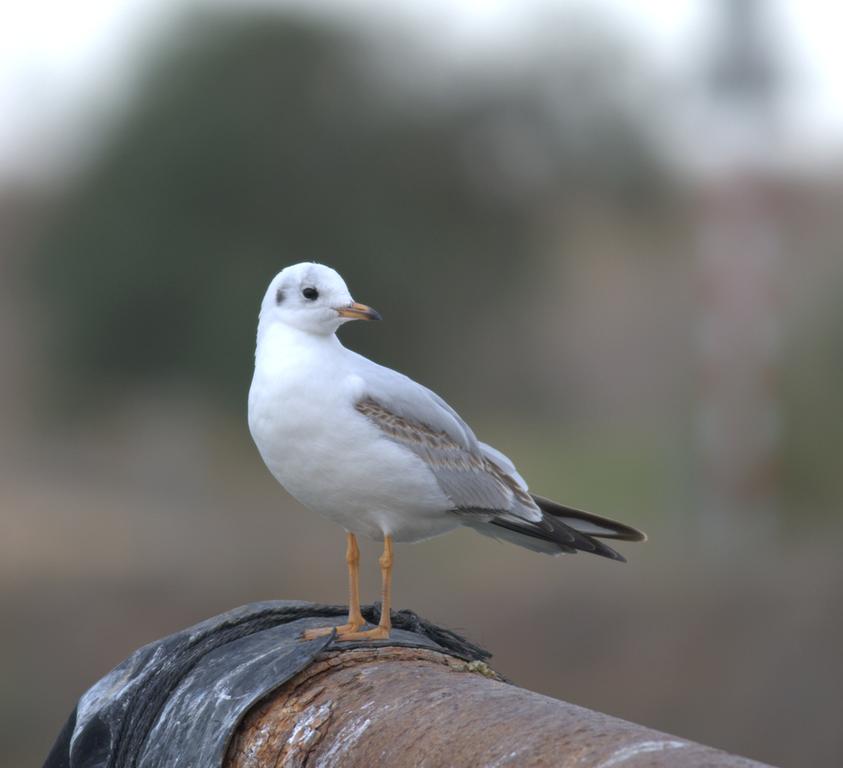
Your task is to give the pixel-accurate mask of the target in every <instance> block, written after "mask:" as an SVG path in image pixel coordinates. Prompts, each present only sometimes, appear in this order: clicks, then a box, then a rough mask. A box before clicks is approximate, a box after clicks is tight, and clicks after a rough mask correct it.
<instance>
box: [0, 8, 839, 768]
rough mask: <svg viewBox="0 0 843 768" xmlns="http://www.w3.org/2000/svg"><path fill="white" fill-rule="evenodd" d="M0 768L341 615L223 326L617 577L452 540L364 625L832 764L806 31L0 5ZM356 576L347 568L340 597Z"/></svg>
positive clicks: (716, 13)
mask: <svg viewBox="0 0 843 768" xmlns="http://www.w3.org/2000/svg"><path fill="white" fill-rule="evenodd" d="M3 16H4V19H3V22H2V30H3V31H2V32H1V33H0V35H2V38H3V39H2V44H0V111H2V115H1V116H0V275H2V278H0V371H2V375H0V425H2V429H0V615H2V616H3V627H4V630H3V632H2V633H0V658H2V660H3V661H2V675H0V730H2V739H0V763H2V764H3V765H4V766H10V768H11V767H12V766H30V765H32V766H34V765H38V764H40V760H41V759H43V757H44V755H45V754H46V752H47V750H48V748H49V746H50V744H51V742H52V739H53V737H54V735H55V734H56V733H57V732H58V730H59V728H60V726H61V724H62V722H63V720H64V718H65V717H66V715H67V714H68V712H69V711H70V709H71V708H72V706H73V703H74V701H75V699H76V697H77V696H78V695H79V694H80V693H81V692H82V691H83V690H84V689H85V688H86V687H87V686H88V685H89V684H91V683H92V682H93V681H94V680H96V679H97V678H98V677H99V676H101V675H102V674H103V673H105V672H106V671H107V670H108V669H109V668H110V667H111V666H113V665H114V664H115V663H117V662H118V661H120V660H121V659H122V658H124V657H125V656H126V655H127V654H128V653H129V652H130V651H132V650H133V649H134V648H136V647H138V646H139V645H141V644H143V643H146V642H148V641H150V640H152V639H154V638H156V637H159V636H161V635H164V634H166V633H169V632H172V631H175V630H177V629H179V628H182V627H184V626H187V625H189V624H191V623H193V622H196V621H198V620H200V619H202V618H204V617H207V616H209V615H212V614H215V613H218V612H220V611H223V610H226V609H228V608H231V607H233V606H235V605H238V604H242V603H246V602H250V601H254V600H261V599H271V598H300V599H309V600H314V601H322V602H341V601H342V600H344V597H345V586H344V584H345V582H344V579H345V566H344V562H343V548H344V542H343V538H342V533H341V531H340V530H339V529H338V528H336V527H334V526H333V525H331V524H330V523H327V522H324V521H322V520H320V519H317V518H316V517H315V516H313V515H311V514H309V513H307V512H306V511H304V510H303V509H302V508H300V507H299V506H298V505H297V504H296V503H295V502H293V501H292V500H291V499H290V498H289V497H288V496H287V495H286V494H285V493H284V492H283V491H282V490H281V489H280V488H279V487H278V486H277V484H276V483H275V481H274V480H273V479H272V478H271V477H270V475H269V473H268V472H267V471H266V470H265V468H264V467H263V465H262V463H261V461H260V459H259V457H258V455H257V453H256V451H255V449H254V447H253V446H252V444H251V440H250V437H249V434H248V430H247V427H246V420H245V409H246V405H245V403H246V393H247V390H248V386H249V380H250V375H251V364H252V354H253V345H254V332H255V324H256V319H257V308H258V304H259V301H260V298H261V296H262V294H263V291H264V289H265V286H266V284H267V283H268V281H269V280H270V278H271V277H272V276H273V275H274V274H275V273H276V272H277V271H278V270H279V269H281V268H282V267H283V266H285V265H287V264H289V263H293V262H297V261H302V260H309V259H312V260H317V261H322V262H324V263H326V264H329V265H331V266H334V267H336V268H337V269H338V270H340V271H341V273H342V274H343V275H344V276H345V277H346V278H347V281H348V283H349V285H350V287H351V290H352V292H353V294H354V296H355V298H357V300H359V301H363V302H366V303H369V304H371V305H373V306H375V307H377V308H378V309H379V310H380V311H381V312H382V313H383V315H384V317H385V318H386V320H385V322H383V323H379V324H376V325H370V324H365V325H364V324H362V323H361V324H355V325H353V326H352V327H348V328H344V329H343V331H342V336H343V339H344V341H345V343H346V344H348V345H349V346H352V347H354V348H355V349H357V350H359V351H361V352H363V353H364V354H367V355H370V356H372V357H374V358H375V359H377V360H379V361H381V362H383V363H385V364H388V365H391V366H395V367H398V368H400V369H401V370H403V371H405V372H406V373H408V374H410V375H411V376H413V377H414V378H416V379H418V380H420V381H422V382H424V383H426V384H427V385H429V386H431V387H433V388H434V389H436V390H437V391H439V392H440V393H441V394H442V395H443V396H444V397H445V398H446V399H447V400H449V401H450V402H451V403H452V404H453V405H454V406H455V407H456V408H457V409H458V410H459V411H460V412H461V413H462V414H463V416H464V417H465V418H466V419H468V420H469V421H470V422H471V423H472V424H473V425H474V427H475V430H476V431H477V432H478V434H479V435H480V437H481V438H482V439H484V440H486V441H488V442H491V443H493V444H495V445H497V446H498V447H499V448H501V449H502V450H504V451H505V452H507V453H508V454H510V455H511V456H512V457H513V458H514V459H515V460H516V462H517V464H518V466H519V468H520V469H521V471H522V473H523V474H524V475H525V476H526V478H527V479H528V481H529V482H530V483H531V485H532V487H533V488H534V489H535V490H536V491H540V492H541V493H543V494H545V495H548V496H552V497H556V498H559V499H560V500H563V501H565V502H568V503H570V504H574V505H579V506H582V507H585V508H587V509H591V510H594V511H596V512H600V513H604V514H609V515H612V516H616V517H618V518H620V519H623V520H624V521H626V522H629V523H631V524H633V525H636V526H639V527H641V528H643V529H645V530H646V531H647V532H648V533H649V535H650V541H649V542H648V543H646V544H645V545H636V546H632V545H628V546H626V547H625V548H624V552H625V554H626V555H627V556H628V558H629V561H630V562H629V563H628V564H627V565H623V566H621V565H617V564H615V563H611V562H607V561H603V560H598V559H597V558H589V557H586V556H579V557H576V558H572V557H566V558H561V559H553V558H545V557H540V556H537V555H534V554H532V553H530V552H527V551H524V550H519V549H517V548H514V547H510V546H504V545H500V544H497V543H495V542H492V541H490V540H487V539H485V538H481V537H478V536H476V535H475V534H472V533H471V532H468V531H465V532H459V533H456V534H453V535H450V536H448V537H445V538H441V539H437V540H434V541H431V542H427V543H423V544H419V545H415V546H402V547H400V548H399V549H398V550H397V570H396V576H395V579H396V583H395V594H396V597H397V603H398V606H399V607H410V608H413V609H415V610H416V611H418V612H419V613H421V614H423V615H425V616H427V617H429V618H431V619H433V620H435V621H437V622H439V623H442V624H444V625H447V626H450V627H454V628H457V629H460V630H462V631H464V632H465V633H467V634H468V635H469V636H470V637H471V638H473V639H474V640H477V641H479V642H481V643H483V644H485V645H486V646H488V647H489V648H490V649H492V650H493V651H494V653H495V660H494V661H495V666H496V667H497V669H499V670H500V671H501V672H502V673H503V674H505V675H507V676H508V677H510V678H511V679H512V680H514V681H515V682H517V683H519V684H521V685H524V686H526V687H529V688H532V689H534V690H537V691H540V692H543V693H547V694H549V695H552V696H557V697H561V698H564V699H566V700H569V701H573V702H575V703H578V704H581V705H584V706H588V707H592V708H596V709H599V710H602V711H604V712H608V713H611V714H613V715H617V716H620V717H623V718H627V719H630V720H634V721H637V722H640V723H644V724H646V725H649V726H652V727H655V728H659V729H662V730H666V731H669V732H672V733H676V734H679V735H682V736H685V737H689V738H692V739H696V740H699V741H702V742H705V743H708V744H711V745H714V746H718V747H721V748H724V749H728V750H732V751H736V752H739V753H743V754H746V755H749V756H752V757H755V758H757V759H761V760H764V761H769V762H771V763H774V764H776V765H781V766H789V767H792V768H797V767H798V768H808V767H809V766H830V765H840V764H841V763H843V729H841V722H840V713H841V710H843V652H841V649H843V566H841V559H840V546H841V534H843V517H841V501H842V500H843V472H841V466H840V461H841V455H843V418H841V413H840V397H841V392H843V301H841V300H842V299H843V90H841V85H843V77H841V75H843V72H841V68H842V67H843V54H841V52H840V47H839V42H838V40H837V39H836V38H837V37H838V31H839V29H840V26H841V24H843V12H841V11H840V10H839V9H836V8H835V7H833V6H832V5H829V4H827V3H820V2H819V1H817V2H807V1H801V2H798V3H797V2H796V0H767V1H766V2H765V0H754V1H753V0H716V1H715V0H710V1H709V0H693V1H692V2H687V3H672V4H669V3H661V2H656V0H651V1H650V0H647V1H644V0H640V1H639V2H635V3H632V2H620V0H616V1H613V0H601V2H588V3H585V2H573V0H558V2H551V0H517V1H516V0H512V2H505V1H504V0H487V1H486V2H480V0H476V1H475V2H471V1H470V0H463V2H445V0H438V1H437V2H429V3H413V2H410V0H405V1H404V2H395V1H393V2H385V1H384V2H362V1H361V2H355V3H345V2H339V0H337V2H329V1H328V0H321V1H320V2H307V3H305V2H301V3H292V2H287V3H282V2H278V3H271V2H264V3H244V2H235V0H230V2H217V3H213V4H211V3H201V2H193V3H182V2H169V1H168V2H165V1H164V0H132V1H128V2H122V3H110V2H104V1H93V0H92V1H90V2H86V3H82V4H61V3H55V2H50V3H40V4H39V3H29V4H14V5H12V4H8V5H5V6H4V9H3ZM377 554H378V546H377V545H376V544H371V543H369V544H366V545H364V547H363V555H364V558H365V567H364V576H363V586H364V594H365V596H366V597H367V598H368V599H369V600H371V599H374V598H375V597H376V596H377V583H378V574H377V567H376V559H375V558H376V557H377Z"/></svg>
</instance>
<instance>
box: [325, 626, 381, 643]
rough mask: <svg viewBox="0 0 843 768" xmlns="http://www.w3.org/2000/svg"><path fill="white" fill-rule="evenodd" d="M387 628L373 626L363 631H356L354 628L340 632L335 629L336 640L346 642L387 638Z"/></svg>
mask: <svg viewBox="0 0 843 768" xmlns="http://www.w3.org/2000/svg"><path fill="white" fill-rule="evenodd" d="M388 639H389V629H388V628H387V627H375V628H374V629H367V630H366V631H365V632H357V631H356V628H355V629H354V630H347V631H344V632H340V631H339V630H337V640H338V641H339V642H343V643H345V642H348V641H349V640H388Z"/></svg>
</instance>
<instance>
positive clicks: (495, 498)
mask: <svg viewBox="0 0 843 768" xmlns="http://www.w3.org/2000/svg"><path fill="white" fill-rule="evenodd" d="M378 367H379V368H380V366H378ZM387 372H388V374H387ZM367 373H369V372H367ZM379 373H380V374H381V375H380V376H377V377H370V376H367V377H366V389H365V393H364V394H363V396H362V397H361V399H360V400H358V402H357V403H356V406H355V407H356V408H357V410H358V411H359V412H360V413H361V414H363V415H364V416H366V417H367V418H368V419H369V420H370V421H372V423H374V424H375V425H376V426H377V427H378V428H379V429H380V430H381V431H382V432H383V434H384V436H385V437H387V438H389V439H390V440H393V441H394V442H396V443H399V444H400V445H402V446H404V447H405V448H408V449H409V450H411V451H412V452H413V453H415V454H416V456H418V457H419V458H420V459H421V460H422V461H424V463H425V464H426V465H427V467H428V468H429V469H430V471H431V472H432V473H433V475H434V477H435V478H436V481H437V483H438V484H439V487H440V488H441V489H442V491H443V493H445V495H446V496H447V497H448V498H449V499H450V501H451V503H452V504H453V508H454V511H458V512H472V513H479V514H480V516H481V517H486V518H487V519H488V518H491V517H495V516H496V515H500V514H507V513H508V514H513V515H515V516H516V517H519V518H521V519H523V520H529V521H533V522H536V521H539V520H541V517H542V514H541V510H540V509H539V508H538V506H537V505H536V503H535V502H534V501H533V499H532V497H531V496H530V494H529V493H528V491H527V488H526V486H525V485H524V481H523V480H522V479H521V477H520V476H519V475H518V473H517V472H514V467H512V464H511V462H509V460H508V459H506V457H504V456H503V454H500V453H498V452H497V451H494V449H491V450H489V447H488V446H485V445H484V444H483V443H480V442H479V441H478V440H477V438H476V437H475V436H474V433H473V432H472V431H471V428H470V427H469V426H468V425H467V424H466V423H465V422H464V421H463V420H462V419H461V418H460V417H459V415H458V414H457V413H456V411H454V409H453V408H451V407H450V406H449V405H448V404H447V403H445V401H444V400H442V398H440V397H439V396H438V395H436V394H435V393H434V392H431V391H430V390H429V389H427V388H426V387H423V386H421V385H420V384H417V383H416V382H414V381H413V380H412V379H409V378H407V377H406V376H403V375H401V374H398V373H396V372H394V371H390V370H389V369H381V370H380V371H379ZM390 374H391V375H390ZM484 449H486V450H484ZM506 465H508V466H506ZM484 513H485V514H484Z"/></svg>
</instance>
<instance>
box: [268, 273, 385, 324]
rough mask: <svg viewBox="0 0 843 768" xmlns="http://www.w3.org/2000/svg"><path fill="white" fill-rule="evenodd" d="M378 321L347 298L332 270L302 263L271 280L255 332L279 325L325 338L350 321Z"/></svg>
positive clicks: (375, 315) (371, 311)
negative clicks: (257, 328)
mask: <svg viewBox="0 0 843 768" xmlns="http://www.w3.org/2000/svg"><path fill="white" fill-rule="evenodd" d="M380 319H381V316H380V314H379V313H378V312H377V311H376V310H374V309H372V308H371V307H367V306H366V305H365V304H358V303H357V302H356V301H354V299H352V298H351V294H350V293H349V291H348V287H347V286H346V284H345V281H344V280H343V279H342V278H341V277H340V275H339V273H338V272H337V271H336V270H333V269H331V268H330V267H326V266H324V265H323V264H314V263H312V262H303V263H301V264H293V265H292V266H290V267H287V268H286V269H284V270H282V271H281V272H279V273H278V274H277V275H276V276H275V277H274V278H273V279H272V282H271V283H270V284H269V288H267V291H266V294H265V295H264V297H263V302H262V304H261V312H260V326H259V329H260V328H261V327H268V326H269V325H272V324H274V323H283V324H285V325H288V326H292V327H294V328H298V329H299V330H301V331H305V332H307V333H313V334H317V335H320V336H329V335H330V334H332V333H335V332H336V330H337V328H339V327H340V326H341V325H342V324H343V323H347V322H349V321H350V320H380ZM259 333H260V330H259Z"/></svg>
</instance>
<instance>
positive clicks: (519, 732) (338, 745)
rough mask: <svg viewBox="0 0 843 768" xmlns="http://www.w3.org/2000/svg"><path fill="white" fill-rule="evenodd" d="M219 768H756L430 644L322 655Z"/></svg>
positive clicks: (240, 735)
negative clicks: (504, 676) (538, 689)
mask: <svg viewBox="0 0 843 768" xmlns="http://www.w3.org/2000/svg"><path fill="white" fill-rule="evenodd" d="M225 765H226V768H270V766H271V767H272V768H280V767H281V766H284V767H291V768H292V767H297V768H303V767H304V766H311V767H312V768H328V767H329V766H343V768H354V767H355V766H360V767H361V768H362V767H363V766H366V768H371V767H372V766H453V767H454V768H458V767H460V766H466V767H467V766H472V768H474V767H475V766H496V767H498V766H501V767H502V766H517V767H518V768H520V767H521V766H559V768H574V766H576V768H587V767H591V768H642V767H643V766H647V767H648V768H658V767H659V766H665V767H667V766H670V768H689V767H690V766H696V767H698V768H702V767H703V766H705V768H739V767H740V768H751V767H752V766H754V767H755V768H763V766H762V764H761V763H757V762H755V761H753V760H748V759H746V758H743V757H737V756H734V755H730V754H728V753H726V752H721V751H720V750H716V749H712V748H710V747H705V746H702V745H700V744H695V743H694V742H691V741H687V740H686V739H681V738H677V737H675V736H668V735H666V734H664V733H660V732H658V731H653V730H650V729H649V728H644V727H642V726H640V725H635V724H633V723H628V722H626V721H623V720H618V719H617V718H614V717H609V716H608V715H603V714H600V713H598V712H592V711H590V710H588V709H583V708H582V707H577V706H574V705H573V704H567V703H565V702H563V701H559V700H557V699H551V698H549V697H547V696H541V695H539V694H537V693H532V692H531V691H526V690H524V689H523V688H518V687H516V686H514V685H510V684H508V683H506V682H503V681H502V680H501V679H500V678H499V677H498V676H497V675H496V674H495V673H494V672H493V671H492V670H490V669H489V668H488V667H487V666H486V665H485V664H483V663H479V662H473V663H466V662H462V661H460V660H458V659H456V658H454V657H451V656H445V655H443V654H439V653H435V652H432V651H425V650H418V649H406V648H373V649H360V650H353V651H340V652H337V651H330V652H326V653H324V654H322V655H321V656H320V657H318V658H317V659H316V661H315V662H314V663H313V664H311V665H310V666H309V667H308V668H307V669H305V670H304V671H302V672H301V673H300V674H298V675H297V676H296V677H294V678H292V679H291V680H289V681H288V682H287V683H285V684H284V685H283V686H282V687H281V688H279V689H278V691H276V692H275V693H274V694H273V695H272V696H270V697H269V698H268V699H266V700H265V701H264V702H263V703H261V704H259V705H257V706H256V707H254V708H253V709H252V710H251V711H250V712H249V714H248V715H247V716H246V717H245V718H244V720H243V722H242V723H241V725H240V727H239V729H238V731H237V733H236V735H235V737H234V739H233V740H232V742H231V745H230V747H229V750H228V755H227V757H226V763H225Z"/></svg>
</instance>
